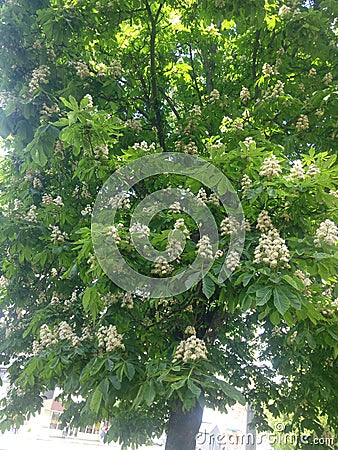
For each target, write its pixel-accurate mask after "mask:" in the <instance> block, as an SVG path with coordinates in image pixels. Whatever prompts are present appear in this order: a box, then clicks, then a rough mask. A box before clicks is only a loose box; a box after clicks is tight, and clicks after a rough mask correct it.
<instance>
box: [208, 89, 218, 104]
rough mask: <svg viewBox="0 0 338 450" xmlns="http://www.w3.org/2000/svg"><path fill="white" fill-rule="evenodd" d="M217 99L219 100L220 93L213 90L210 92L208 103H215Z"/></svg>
mask: <svg viewBox="0 0 338 450" xmlns="http://www.w3.org/2000/svg"><path fill="white" fill-rule="evenodd" d="M219 99H220V93H219V92H218V90H217V89H214V90H213V91H211V92H210V94H209V102H210V103H215V102H216V101H217V100H219Z"/></svg>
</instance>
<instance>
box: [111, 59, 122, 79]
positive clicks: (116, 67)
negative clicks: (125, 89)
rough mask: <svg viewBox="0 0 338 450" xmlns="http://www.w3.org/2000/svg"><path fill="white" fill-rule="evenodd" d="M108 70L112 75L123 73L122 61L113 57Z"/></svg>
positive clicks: (116, 76)
mask: <svg viewBox="0 0 338 450" xmlns="http://www.w3.org/2000/svg"><path fill="white" fill-rule="evenodd" d="M109 71H110V74H111V76H112V77H114V78H119V77H121V76H122V74H123V68H122V63H121V61H120V60H119V59H113V61H111V63H110V66H109Z"/></svg>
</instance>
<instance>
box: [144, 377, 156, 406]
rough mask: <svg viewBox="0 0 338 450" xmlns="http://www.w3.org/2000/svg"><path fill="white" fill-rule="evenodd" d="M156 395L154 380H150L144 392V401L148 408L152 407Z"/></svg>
mask: <svg viewBox="0 0 338 450" xmlns="http://www.w3.org/2000/svg"><path fill="white" fill-rule="evenodd" d="M155 395H156V390H155V385H154V382H153V380H150V381H149V383H147V384H145V385H144V392H143V396H144V400H145V402H146V404H147V405H148V406H150V405H151V404H152V403H153V401H154V399H155Z"/></svg>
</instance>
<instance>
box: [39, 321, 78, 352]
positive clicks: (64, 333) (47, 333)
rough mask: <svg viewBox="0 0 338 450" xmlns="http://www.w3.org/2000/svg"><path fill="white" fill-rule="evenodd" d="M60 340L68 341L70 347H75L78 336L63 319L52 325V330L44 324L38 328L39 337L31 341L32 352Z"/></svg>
mask: <svg viewBox="0 0 338 450" xmlns="http://www.w3.org/2000/svg"><path fill="white" fill-rule="evenodd" d="M60 340H63V341H70V342H71V345H72V347H77V346H78V345H79V343H80V341H81V340H80V338H79V337H78V336H77V335H76V334H75V333H74V331H73V330H72V327H71V326H70V325H69V324H68V323H67V322H65V321H62V322H60V323H59V325H57V326H56V327H54V330H53V329H52V328H50V327H49V326H48V325H46V324H44V325H42V326H41V328H40V338H39V339H38V340H35V341H34V342H33V353H34V354H38V353H40V352H41V351H42V350H44V349H46V348H48V347H50V346H52V345H55V344H57V343H58V342H59V341H60Z"/></svg>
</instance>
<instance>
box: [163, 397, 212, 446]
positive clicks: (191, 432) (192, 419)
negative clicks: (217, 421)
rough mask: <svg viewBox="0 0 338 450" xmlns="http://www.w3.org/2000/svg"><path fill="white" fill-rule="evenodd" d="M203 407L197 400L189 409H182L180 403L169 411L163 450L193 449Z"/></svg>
mask: <svg viewBox="0 0 338 450" xmlns="http://www.w3.org/2000/svg"><path fill="white" fill-rule="evenodd" d="M202 416H203V409H202V407H201V406H200V404H199V403H198V402H196V405H195V406H194V407H193V408H191V409H190V410H189V411H185V412H183V411H182V403H181V402H179V403H178V405H177V409H176V410H173V411H171V415H170V419H169V426H168V434H167V441H166V444H165V450H195V449H196V435H197V433H198V431H199V429H200V426H201V423H202Z"/></svg>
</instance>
